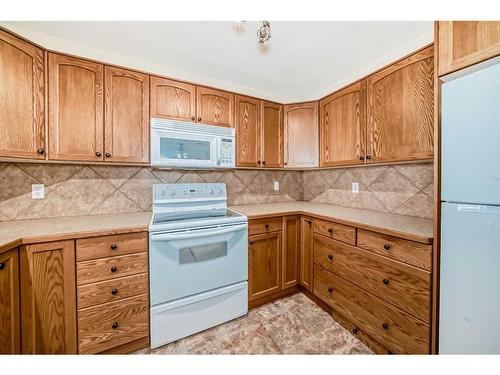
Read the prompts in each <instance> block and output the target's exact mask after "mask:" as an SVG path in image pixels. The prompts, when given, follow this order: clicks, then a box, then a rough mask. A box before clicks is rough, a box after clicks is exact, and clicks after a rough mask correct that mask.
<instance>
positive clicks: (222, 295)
mask: <svg viewBox="0 0 500 375" xmlns="http://www.w3.org/2000/svg"><path fill="white" fill-rule="evenodd" d="M149 267H150V300H151V302H150V304H151V316H150V319H151V347H152V348H157V347H159V346H162V345H164V344H167V343H169V342H172V341H175V340H178V339H180V338H182V337H186V336H189V335H191V334H194V333H196V332H200V331H202V330H205V329H207V328H210V327H213V326H215V325H218V324H221V323H223V322H226V321H228V320H231V319H234V318H237V317H239V316H242V315H245V314H246V313H247V312H248V220H247V217H246V216H244V215H241V214H239V213H236V212H234V211H231V210H230V209H228V208H227V194H226V185H225V184H159V185H154V186H153V216H152V218H151V222H150V224H149Z"/></svg>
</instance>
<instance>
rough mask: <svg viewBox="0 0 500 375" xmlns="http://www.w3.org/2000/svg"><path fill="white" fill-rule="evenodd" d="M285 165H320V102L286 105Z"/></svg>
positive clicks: (284, 110)
mask: <svg viewBox="0 0 500 375" xmlns="http://www.w3.org/2000/svg"><path fill="white" fill-rule="evenodd" d="M283 112H284V115H283V117H284V128H285V136H284V138H285V141H284V146H285V147H284V148H285V150H284V153H285V157H284V159H285V161H284V165H285V167H317V166H318V102H311V103H302V104H293V105H286V106H284V109H283Z"/></svg>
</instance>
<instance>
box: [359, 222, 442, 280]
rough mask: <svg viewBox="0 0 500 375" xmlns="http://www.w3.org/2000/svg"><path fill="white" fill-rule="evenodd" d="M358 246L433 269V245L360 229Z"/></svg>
mask: <svg viewBox="0 0 500 375" xmlns="http://www.w3.org/2000/svg"><path fill="white" fill-rule="evenodd" d="M358 247H360V248H362V249H365V250H368V251H371V252H373V253H376V254H380V255H384V256H386V257H388V258H391V259H395V260H399V261H400V262H404V263H407V264H410V265H412V266H415V267H419V268H423V269H424V270H427V271H430V270H431V259H432V245H424V244H421V243H418V242H413V241H408V240H402V239H400V238H397V237H392V236H387V235H384V234H379V233H375V232H370V231H367V230H363V229H358Z"/></svg>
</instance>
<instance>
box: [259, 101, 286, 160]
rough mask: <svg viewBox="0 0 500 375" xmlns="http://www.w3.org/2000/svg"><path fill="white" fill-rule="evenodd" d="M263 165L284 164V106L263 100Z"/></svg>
mask: <svg viewBox="0 0 500 375" xmlns="http://www.w3.org/2000/svg"><path fill="white" fill-rule="evenodd" d="M261 111H262V166H263V167H264V168H281V167H282V166H283V106H282V105H281V104H277V103H271V102H266V101H262V110H261Z"/></svg>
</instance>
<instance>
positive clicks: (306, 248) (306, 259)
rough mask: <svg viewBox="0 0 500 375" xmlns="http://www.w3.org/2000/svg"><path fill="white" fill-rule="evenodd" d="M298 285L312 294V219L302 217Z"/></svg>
mask: <svg viewBox="0 0 500 375" xmlns="http://www.w3.org/2000/svg"><path fill="white" fill-rule="evenodd" d="M300 234H301V236H300V248H299V283H300V285H302V286H303V287H304V288H306V289H307V290H308V291H310V292H311V293H312V292H313V243H314V238H313V234H314V230H313V218H312V217H309V216H302V217H301V219H300Z"/></svg>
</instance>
